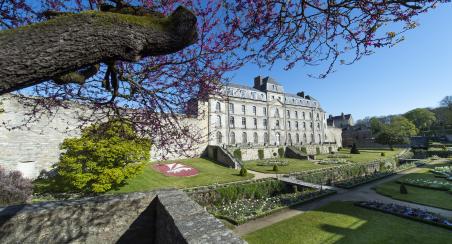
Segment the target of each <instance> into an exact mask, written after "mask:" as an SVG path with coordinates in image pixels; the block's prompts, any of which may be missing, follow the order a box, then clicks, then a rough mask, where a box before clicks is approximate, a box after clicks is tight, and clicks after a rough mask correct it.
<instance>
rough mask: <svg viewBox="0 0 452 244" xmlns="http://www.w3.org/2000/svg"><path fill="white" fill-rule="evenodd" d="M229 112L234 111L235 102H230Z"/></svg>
mask: <svg viewBox="0 0 452 244" xmlns="http://www.w3.org/2000/svg"><path fill="white" fill-rule="evenodd" d="M229 113H231V114H233V113H234V104H233V103H230V104H229Z"/></svg>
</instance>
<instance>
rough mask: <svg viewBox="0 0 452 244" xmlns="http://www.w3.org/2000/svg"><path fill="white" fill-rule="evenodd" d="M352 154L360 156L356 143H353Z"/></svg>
mask: <svg viewBox="0 0 452 244" xmlns="http://www.w3.org/2000/svg"><path fill="white" fill-rule="evenodd" d="M350 154H360V152H359V150H358V147H357V146H356V143H353V146H352V149H350Z"/></svg>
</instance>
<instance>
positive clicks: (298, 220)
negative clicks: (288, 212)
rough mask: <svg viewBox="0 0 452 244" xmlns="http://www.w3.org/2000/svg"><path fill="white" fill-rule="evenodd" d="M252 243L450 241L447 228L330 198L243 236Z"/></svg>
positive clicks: (338, 243) (451, 238) (359, 243)
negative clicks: (328, 202)
mask: <svg viewBox="0 0 452 244" xmlns="http://www.w3.org/2000/svg"><path fill="white" fill-rule="evenodd" d="M244 239H245V240H246V241H248V242H249V243H250V244H253V243H272V244H277V243H282V244H290V243H303V244H309V243H336V244H341V243H343V244H353V243H357V244H361V243H366V244H369V243H375V244H377V243H378V244H380V243H385V244H389V243H394V244H396V243H397V244H399V243H411V244H413V243H432V244H433V243H438V244H439V243H451V241H452V235H451V233H450V231H448V230H446V229H443V228H439V227H434V226H431V225H428V224H424V223H420V222H416V221H412V220H408V219H404V218H400V217H397V216H393V215H389V214H384V213H381V212H377V211H372V210H368V209H364V208H360V207H355V206H353V205H352V203H347V202H334V203H331V204H329V205H327V206H324V207H321V208H319V209H317V210H315V211H309V212H306V213H304V214H301V215H298V216H295V217H293V218H290V219H288V220H285V221H282V222H279V223H276V224H273V225H271V226H268V227H266V228H263V229H261V230H258V231H256V232H253V233H251V234H248V235H246V236H244Z"/></svg>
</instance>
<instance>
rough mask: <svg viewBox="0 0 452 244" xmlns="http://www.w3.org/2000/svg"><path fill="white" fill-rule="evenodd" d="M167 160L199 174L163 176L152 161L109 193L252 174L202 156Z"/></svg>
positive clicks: (211, 181) (180, 185)
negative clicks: (241, 172)
mask: <svg viewBox="0 0 452 244" xmlns="http://www.w3.org/2000/svg"><path fill="white" fill-rule="evenodd" d="M169 162H181V163H183V164H186V165H190V166H192V167H194V168H196V169H198V171H199V174H198V175H196V176H191V177H173V176H165V175H163V174H161V173H159V172H157V171H155V170H154V169H153V168H152V165H153V163H150V164H149V165H148V166H147V167H146V168H145V170H144V172H143V173H142V174H140V175H138V176H137V177H135V178H133V179H130V180H129V181H128V182H127V184H126V185H125V186H122V187H120V188H119V189H117V190H114V191H111V192H110V193H124V192H136V191H149V190H154V189H158V188H170V187H175V188H187V187H193V186H200V185H210V184H215V183H225V182H232V181H240V180H247V179H251V178H253V175H252V174H248V175H247V176H246V177H242V176H239V171H238V170H235V169H230V168H226V167H223V166H220V165H218V164H215V163H214V162H212V161H209V160H206V159H202V158H192V159H184V160H174V161H169Z"/></svg>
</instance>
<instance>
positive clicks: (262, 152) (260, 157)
mask: <svg viewBox="0 0 452 244" xmlns="http://www.w3.org/2000/svg"><path fill="white" fill-rule="evenodd" d="M257 156H258V157H259V159H260V160H262V159H264V150H263V149H259V150H257Z"/></svg>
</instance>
